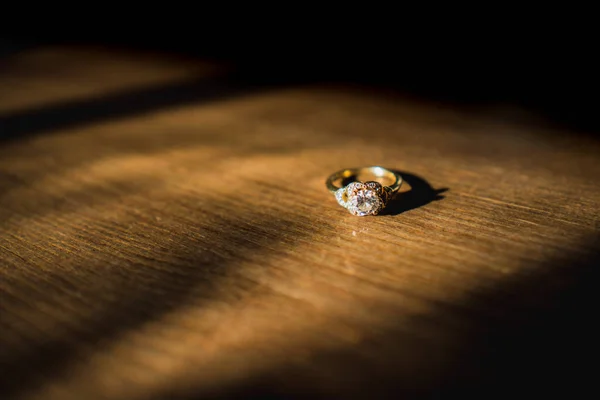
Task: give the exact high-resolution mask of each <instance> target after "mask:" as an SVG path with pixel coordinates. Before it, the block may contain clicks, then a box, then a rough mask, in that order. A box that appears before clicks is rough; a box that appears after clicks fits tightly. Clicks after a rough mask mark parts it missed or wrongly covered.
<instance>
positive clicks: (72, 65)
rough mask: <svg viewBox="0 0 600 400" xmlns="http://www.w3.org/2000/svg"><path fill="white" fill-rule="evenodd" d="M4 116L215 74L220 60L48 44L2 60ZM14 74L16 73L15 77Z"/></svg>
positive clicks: (1, 108)
mask: <svg viewBox="0 0 600 400" xmlns="http://www.w3.org/2000/svg"><path fill="white" fill-rule="evenodd" d="M2 68H3V71H4V75H7V74H11V75H12V76H14V75H16V76H20V77H21V78H22V79H5V80H3V82H2V86H1V87H2V89H1V92H2V95H1V96H0V115H1V114H4V113H9V112H14V111H19V110H22V109H27V108H31V107H40V106H44V105H50V104H54V103H56V102H62V101H74V100H89V99H90V98H94V97H99V96H103V95H107V94H113V93H115V92H123V91H127V90H131V89H136V88H143V87H146V86H150V85H160V84H165V83H171V82H178V81H185V80H190V79H193V78H199V77H210V76H216V75H219V74H221V73H223V72H224V71H223V69H222V68H221V67H220V66H218V65H215V64H210V63H204V64H200V63H197V62H195V63H194V62H189V61H188V62H184V61H183V60H179V59H173V58H167V57H157V56H156V55H151V54H148V55H145V56H141V55H139V54H130V53H128V52H126V51H121V52H115V51H114V50H111V51H109V50H106V49H101V48H97V49H86V48H64V47H59V48H44V49H40V50H36V51H29V52H25V53H22V54H19V55H17V56H14V57H11V58H10V59H9V60H7V61H3V65H2ZM13 74H14V75H13Z"/></svg>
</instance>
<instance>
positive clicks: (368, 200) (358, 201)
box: [350, 189, 381, 215]
mask: <svg viewBox="0 0 600 400" xmlns="http://www.w3.org/2000/svg"><path fill="white" fill-rule="evenodd" d="M350 202H351V205H352V207H353V208H354V210H355V212H356V214H358V215H369V214H376V213H377V212H378V211H379V209H380V208H381V199H380V198H379V196H378V195H377V193H376V192H375V191H374V190H370V189H361V190H358V191H356V194H355V195H354V196H352V197H351V198H350Z"/></svg>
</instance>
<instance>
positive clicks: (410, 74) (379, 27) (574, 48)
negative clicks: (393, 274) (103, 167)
mask: <svg viewBox="0 0 600 400" xmlns="http://www.w3.org/2000/svg"><path fill="white" fill-rule="evenodd" d="M230 7H231V10H236V7H237V6H235V5H231V6H230ZM432 8H434V6H433V5H432ZM96 11H99V12H100V13H102V12H106V11H109V12H110V9H109V8H102V7H98V9H94V8H93V7H92V8H90V15H89V17H90V18H89V21H85V20H83V21H82V20H78V19H76V18H73V19H69V18H66V17H61V18H59V19H58V20H55V23H54V24H53V25H52V27H51V28H48V29H40V30H39V31H35V32H34V31H30V30H23V29H21V30H13V31H9V32H5V33H4V34H2V35H1V36H0V43H1V44H0V49H1V50H0V52H1V53H0V54H7V53H10V52H14V51H18V50H19V49H25V48H28V47H31V46H42V45H48V44H77V45H84V46H85V45H90V46H108V47H118V48H125V49H129V50H131V51H152V52H165V53H170V54H171V55H172V54H179V55H181V56H184V57H194V58H200V59H212V60H218V61H224V62H227V63H230V64H233V65H234V66H235V67H237V72H238V77H242V78H243V79H246V80H255V81H258V82H269V83H273V82H275V83H305V82H315V81H318V82H322V81H327V82H345V83H351V84H361V85H370V86H378V87H385V88H390V89H392V90H395V91H399V92H400V93H402V94H403V95H409V96H415V97H418V98H423V99H426V100H432V101H441V102H444V103H447V104H450V105H455V106H460V107H487V106H492V107H493V106H496V105H501V106H503V107H506V106H510V107H514V108H515V109H518V110H522V111H524V112H527V113H530V114H531V115H532V116H533V117H534V119H536V121H537V122H538V123H542V124H549V125H557V127H559V128H561V129H564V128H570V129H573V130H576V131H580V132H586V133H588V134H594V133H595V132H596V131H598V127H599V125H600V124H598V122H597V119H596V118H595V114H596V111H595V109H596V105H597V103H598V102H597V101H596V100H595V98H596V96H597V87H598V85H597V83H598V82H597V80H598V78H597V72H596V64H597V63H596V62H595V56H594V54H595V52H596V51H595V49H597V43H596V42H597V41H596V40H595V37H596V36H597V35H596V34H595V33H596V29H595V28H594V26H593V25H591V24H588V23H586V22H585V20H584V17H585V15H586V13H585V11H584V10H582V11H581V12H580V13H579V14H577V15H575V16H573V17H568V16H567V14H566V10H565V13H564V14H562V13H559V14H558V15H554V16H549V15H548V14H547V12H546V11H547V10H537V11H538V12H537V14H536V13H534V14H533V15H534V16H533V17H530V16H526V15H523V16H521V15H520V14H522V11H523V10H514V11H515V12H510V10H509V12H508V15H507V14H506V12H504V13H502V12H501V11H500V10H490V11H488V12H486V13H484V14H481V13H480V14H477V13H476V12H475V11H473V10H471V11H469V12H466V11H465V12H464V13H461V14H460V16H459V17H457V16H456V14H457V13H454V14H448V15H446V14H445V13H444V12H443V11H440V12H439V13H438V14H437V17H427V18H423V19H422V20H419V21H416V20H415V19H416V18H415V17H413V15H412V14H410V13H407V12H405V11H404V10H403V8H402V5H399V9H398V10H396V9H383V8H382V9H381V10H373V9H372V8H371V9H369V10H365V15H364V16H363V15H361V13H362V10H361V9H358V8H357V9H355V10H354V12H353V15H352V17H349V16H348V15H347V14H346V13H345V12H344V11H347V10H343V9H340V10H338V11H339V12H338V13H336V12H334V13H333V14H332V13H331V12H330V13H329V14H328V15H327V16H325V15H321V14H320V13H321V10H317V9H313V10H311V9H308V10H306V9H304V10H293V11H288V12H286V13H284V14H281V13H279V14H278V13H277V12H276V11H273V10H271V12H268V9H267V11H265V12H263V13H259V12H256V11H254V12H252V13H251V14H248V15H246V13H245V11H244V10H239V11H238V12H237V13H236V14H237V15H236V16H230V15H229V14H227V13H225V14H223V13H216V12H215V13H209V12H203V13H196V12H194V11H193V10H192V9H187V10H186V9H182V10H178V13H176V14H173V13H172V11H169V12H168V14H165V16H164V18H162V19H158V18H156V16H157V15H160V12H157V11H156V10H155V11H154V12H153V13H151V15H152V18H150V17H149V16H148V15H147V13H146V11H147V10H140V14H139V15H135V14H134V15H133V16H132V17H131V18H132V19H131V20H129V22H127V21H128V20H127V19H126V18H125V17H123V19H122V20H121V22H118V21H113V19H114V18H113V17H114V16H111V17H108V18H110V19H108V18H107V17H102V16H101V14H99V15H96ZM116 11H117V10H116V9H115V12H116ZM141 11H144V12H143V13H142V12H141ZM373 11H375V13H374V15H372V13H373ZM517 11H518V12H517ZM161 12H162V11H161ZM165 12H167V11H165ZM369 13H371V15H369ZM93 15H96V17H95V18H91V16H93ZM556 18H559V19H556ZM53 21H54V20H53ZM88 22H89V23H88Z"/></svg>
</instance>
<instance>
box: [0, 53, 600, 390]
mask: <svg viewBox="0 0 600 400" xmlns="http://www.w3.org/2000/svg"><path fill="white" fill-rule="evenodd" d="M86 60H87V62H86ZM99 66H101V67H99ZM74 71H75V72H76V73H74ZM107 82H108V83H107ZM502 115H503V114H502V113H501V112H500V113H499V112H498V110H478V111H477V112H470V113H466V112H463V111H458V110H456V109H451V108H444V107H441V106H439V105H434V104H425V103H419V102H416V101H414V100H410V99H408V98H403V97H401V96H398V95H396V94H392V93H384V92H381V91H375V90H367V89H364V88H363V89H361V88H356V87H354V88H348V87H343V86H339V85H338V86H323V85H321V86H316V85H313V86H311V85H305V86H299V87H292V86H289V87H285V86H282V87H269V88H262V87H256V86H252V85H243V84H241V83H240V82H237V83H235V84H234V83H231V82H230V81H227V80H226V79H223V78H215V73H214V69H212V67H209V66H207V65H203V64H201V63H198V64H195V63H189V62H187V61H185V62H184V61H182V60H170V59H166V58H165V57H158V56H156V57H152V56H149V55H144V56H143V57H141V58H138V57H136V56H135V55H132V54H122V53H118V52H114V53H110V52H109V53H107V52H106V51H92V50H82V49H73V48H52V49H41V50H31V51H28V52H25V53H23V54H17V55H13V56H11V57H10V58H7V59H5V60H3V65H2V67H1V68H0V129H2V130H3V131H2V137H3V138H4V139H3V142H2V143H1V144H0V296H1V297H0V329H1V331H0V332H1V333H0V363H1V364H0V366H1V371H0V372H1V373H0V393H1V394H2V395H3V396H2V398H27V399H166V398H182V399H187V398H212V397H220V396H222V397H251V396H257V397H262V398H265V397H269V398H303V397H313V398H318V397H327V398H332V397H333V398H338V397H339V398H348V397H362V398H364V397H366V396H370V397H373V398H388V397H395V396H398V395H404V396H415V397H419V398H423V397H430V396H435V395H436V394H439V393H443V394H452V393H460V394H476V395H477V394H480V393H482V392H481V391H483V390H485V391H486V392H485V393H487V396H486V397H494V396H495V395H498V396H500V395H506V393H514V392H513V391H514V390H517V389H516V387H517V386H519V385H521V386H522V387H523V389H519V390H524V391H527V390H531V391H532V393H540V390H547V391H548V392H554V391H556V390H559V389H561V388H563V389H566V390H569V393H570V394H571V395H572V396H574V395H575V392H576V391H577V390H583V388H585V385H583V384H582V383H585V382H586V379H587V378H589V376H590V375H589V374H590V372H587V373H586V372H585V369H584V368H583V366H584V365H585V357H586V356H585V353H587V352H588V350H589V349H591V348H592V346H594V343H595V336H594V335H595V331H593V330H592V327H591V320H592V319H593V317H595V314H594V313H595V311H593V308H592V305H593V304H594V300H595V299H596V297H597V296H596V295H595V290H594V288H593V286H592V284H593V282H594V279H595V277H596V276H597V272H595V271H596V270H595V268H594V267H595V266H596V261H597V257H598V253H597V252H598V244H599V241H598V233H599V230H600V217H599V209H600V208H599V206H600V186H599V185H598V183H597V177H598V176H600V160H599V158H600V157H599V154H600V142H598V141H597V140H596V139H594V138H590V137H584V136H581V135H576V134H573V133H570V132H566V131H560V130H555V131H551V130H549V129H547V128H540V127H535V126H534V125H526V124H522V123H517V122H515V121H514V120H513V121H510V120H504V119H502ZM374 164H379V165H384V166H386V167H389V168H394V169H397V170H400V171H402V173H403V174H404V176H405V179H406V181H407V183H408V185H406V186H405V187H404V189H403V193H401V194H400V195H399V196H398V198H397V199H396V201H395V202H394V204H392V205H391V209H390V212H389V213H388V214H387V215H383V216H379V217H375V218H357V217H354V216H352V215H350V214H349V213H347V212H346V211H345V210H343V209H341V208H339V207H338V206H337V204H336V202H335V199H334V198H333V197H332V196H331V195H330V194H329V193H328V192H327V190H326V189H325V186H324V180H325V178H326V177H327V176H328V174H330V173H332V172H334V171H336V170H338V169H340V168H344V167H353V166H362V165H374ZM567 378H568V379H567ZM490 388H492V390H490ZM521 393H524V392H521Z"/></svg>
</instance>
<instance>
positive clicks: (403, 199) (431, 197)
mask: <svg viewBox="0 0 600 400" xmlns="http://www.w3.org/2000/svg"><path fill="white" fill-rule="evenodd" d="M391 171H392V172H394V173H396V174H400V176H401V177H402V179H403V181H404V183H403V185H404V184H408V185H409V186H410V190H409V191H407V192H400V193H397V194H396V195H395V196H394V197H392V198H391V199H390V201H389V203H388V204H387V206H386V207H385V209H383V211H382V212H381V213H380V214H379V215H398V214H402V213H403V212H406V211H410V210H414V209H415V208H419V207H423V206H425V205H427V204H429V203H431V202H432V201H438V200H443V199H444V197H445V196H442V193H444V192H447V191H448V190H449V189H448V188H441V189H434V188H433V187H432V186H431V185H430V184H429V182H427V180H425V179H423V178H421V177H420V176H417V175H414V174H411V173H408V172H403V171H397V170H391Z"/></svg>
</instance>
